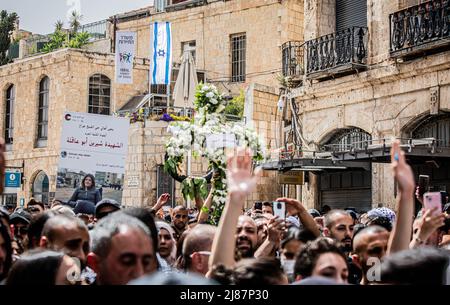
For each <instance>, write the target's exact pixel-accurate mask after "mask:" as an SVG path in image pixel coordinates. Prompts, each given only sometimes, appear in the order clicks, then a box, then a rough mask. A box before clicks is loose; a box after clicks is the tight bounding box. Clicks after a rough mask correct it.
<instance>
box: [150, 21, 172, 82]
mask: <svg viewBox="0 0 450 305" xmlns="http://www.w3.org/2000/svg"><path fill="white" fill-rule="evenodd" d="M152 27H153V29H152V31H151V33H152V40H151V50H152V53H151V58H150V60H151V65H150V84H152V85H168V84H170V76H171V73H172V26H171V24H170V22H155V23H154V24H153V25H152Z"/></svg>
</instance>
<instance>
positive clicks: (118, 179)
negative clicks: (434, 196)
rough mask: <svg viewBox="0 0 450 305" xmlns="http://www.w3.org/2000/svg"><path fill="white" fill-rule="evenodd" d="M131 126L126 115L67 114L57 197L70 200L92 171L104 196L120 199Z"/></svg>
mask: <svg viewBox="0 0 450 305" xmlns="http://www.w3.org/2000/svg"><path fill="white" fill-rule="evenodd" d="M129 127H130V120H129V119H127V118H117V117H112V116H108V115H97V114H89V113H78V112H66V113H64V117H63V126H62V132H61V149H60V154H59V162H58V175H57V181H56V194H55V195H56V196H55V198H57V199H60V200H63V201H67V200H69V198H70V197H71V195H72V193H73V191H74V190H75V189H76V188H77V187H79V186H81V181H82V179H83V178H84V176H86V175H87V174H92V175H93V176H94V177H95V185H96V187H97V188H100V189H101V191H102V195H103V198H111V199H115V200H117V201H118V202H121V199H122V187H123V178H124V174H125V162H126V158H127V152H128V129H129Z"/></svg>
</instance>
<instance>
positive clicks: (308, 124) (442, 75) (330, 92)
mask: <svg viewBox="0 0 450 305" xmlns="http://www.w3.org/2000/svg"><path fill="white" fill-rule="evenodd" d="M321 2H322V1H321ZM413 2H414V3H413ZM413 2H411V1H409V2H408V1H387V0H386V1H377V0H373V1H369V2H368V25H369V53H368V56H369V60H368V62H369V66H368V69H367V71H364V72H360V73H358V74H356V73H355V74H352V75H347V76H343V77H336V78H335V79H331V80H325V81H321V82H317V81H307V82H305V84H304V86H303V87H302V88H301V90H296V92H297V94H296V96H297V97H296V101H297V103H298V105H299V108H300V113H301V117H302V120H303V121H302V123H303V127H304V128H303V133H304V136H305V138H306V140H307V141H310V142H311V143H313V144H316V146H317V145H318V144H320V143H321V142H323V141H324V139H326V138H327V137H328V136H329V135H330V134H332V133H333V132H334V131H336V130H337V129H340V128H345V127H358V128H361V129H363V130H365V131H366V132H368V133H369V134H371V135H372V138H373V139H382V138H390V137H392V136H395V137H402V136H408V135H406V134H405V131H406V130H407V127H408V126H411V124H412V123H413V122H417V121H418V120H419V119H420V118H422V117H424V116H425V115H428V114H429V113H430V109H432V107H433V103H432V95H431V91H430V90H432V89H433V90H434V89H435V88H439V90H438V92H439V94H438V108H439V110H441V111H449V110H450V99H449V98H450V70H449V68H450V53H449V52H442V53H437V54H434V55H431V56H426V57H425V56H424V57H419V58H417V59H415V60H412V61H405V62H398V63H397V62H395V60H393V59H391V57H390V53H389V39H390V36H389V14H390V13H393V12H394V11H396V10H398V9H399V8H400V9H401V8H404V7H405V6H409V5H412V4H417V1H413ZM308 5H309V6H310V7H312V8H314V7H317V5H318V4H317V1H313V0H311V1H305V37H306V36H308V35H310V36H311V35H312V33H315V32H318V31H319V29H320V27H321V24H322V23H323V22H325V21H323V22H322V21H320V20H316V23H315V24H307V22H308V20H310V18H311V17H310V16H311V14H314V11H313V10H311V9H310V10H309V11H307V8H308ZM327 18H328V17H326V16H325V19H326V20H327ZM319 19H320V18H319ZM313 20H315V19H313ZM310 181H311V187H310V190H309V191H307V190H305V188H304V190H303V196H304V198H305V200H306V201H307V205H308V206H317V204H318V194H317V192H318V190H317V187H312V185H313V183H314V182H313V181H312V180H311V179H310ZM372 203H373V205H374V206H376V205H377V204H378V203H383V204H386V205H388V206H390V207H393V206H394V205H395V197H394V181H393V178H392V175H391V171H390V168H389V164H387V165H386V164H375V163H374V164H373V167H372Z"/></svg>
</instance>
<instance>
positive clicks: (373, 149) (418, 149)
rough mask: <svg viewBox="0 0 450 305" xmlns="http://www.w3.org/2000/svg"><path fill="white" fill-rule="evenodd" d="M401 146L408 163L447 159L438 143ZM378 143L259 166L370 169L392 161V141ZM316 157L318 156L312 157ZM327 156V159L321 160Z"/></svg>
mask: <svg viewBox="0 0 450 305" xmlns="http://www.w3.org/2000/svg"><path fill="white" fill-rule="evenodd" d="M401 140H402V142H403V144H401V145H400V147H401V148H402V149H403V150H404V151H405V154H406V158H407V160H408V162H409V163H411V164H422V163H427V162H437V163H439V160H441V159H443V158H445V159H447V158H450V147H447V146H440V145H439V141H438V140H436V139H434V138H429V139H401ZM380 142H381V143H380V144H370V145H369V144H367V145H361V144H360V143H359V146H365V147H364V148H353V149H348V150H344V151H332V152H326V153H324V152H314V153H313V157H305V158H296V159H288V158H286V159H280V160H274V161H268V162H266V163H264V164H262V165H261V167H262V169H264V170H277V171H289V170H299V171H311V172H315V171H316V172H322V171H345V170H357V169H361V170H370V169H371V164H372V163H390V162H391V155H390V153H391V146H392V143H391V141H387V140H381V141H380ZM314 156H318V157H314ZM320 156H329V157H320Z"/></svg>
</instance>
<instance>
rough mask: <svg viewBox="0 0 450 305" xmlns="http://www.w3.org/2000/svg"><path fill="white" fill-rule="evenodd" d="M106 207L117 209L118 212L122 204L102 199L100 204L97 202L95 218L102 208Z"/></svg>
mask: <svg viewBox="0 0 450 305" xmlns="http://www.w3.org/2000/svg"><path fill="white" fill-rule="evenodd" d="M105 206H112V207H114V208H116V209H117V210H120V209H121V207H120V203H118V202H117V201H115V200H114V199H108V198H105V199H102V200H100V201H99V202H97V204H96V205H95V217H97V216H98V215H97V214H98V212H99V210H100V208H102V207H105Z"/></svg>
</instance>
